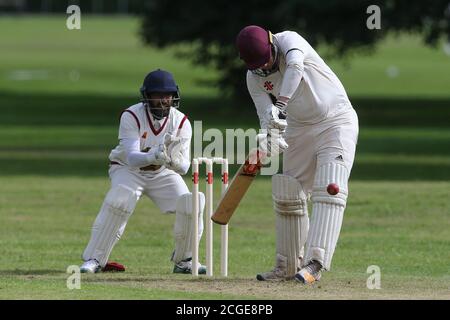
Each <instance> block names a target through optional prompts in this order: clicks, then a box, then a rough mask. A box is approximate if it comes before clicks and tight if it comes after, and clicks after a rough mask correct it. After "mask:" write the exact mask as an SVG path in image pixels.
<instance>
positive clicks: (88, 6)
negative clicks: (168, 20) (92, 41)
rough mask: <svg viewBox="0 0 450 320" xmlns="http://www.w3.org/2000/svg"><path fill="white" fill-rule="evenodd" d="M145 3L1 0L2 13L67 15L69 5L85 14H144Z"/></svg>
mask: <svg viewBox="0 0 450 320" xmlns="http://www.w3.org/2000/svg"><path fill="white" fill-rule="evenodd" d="M154 1H158V0H154ZM150 2H151V1H150ZM144 3H145V1H139V0H68V1H62V0H0V13H65V12H66V8H67V7H68V6H69V5H72V4H75V5H78V6H80V8H81V11H82V12H83V13H96V14H103V13H104V14H111V13H112V14H114V13H116V14H135V13H139V12H142V8H143V6H144Z"/></svg>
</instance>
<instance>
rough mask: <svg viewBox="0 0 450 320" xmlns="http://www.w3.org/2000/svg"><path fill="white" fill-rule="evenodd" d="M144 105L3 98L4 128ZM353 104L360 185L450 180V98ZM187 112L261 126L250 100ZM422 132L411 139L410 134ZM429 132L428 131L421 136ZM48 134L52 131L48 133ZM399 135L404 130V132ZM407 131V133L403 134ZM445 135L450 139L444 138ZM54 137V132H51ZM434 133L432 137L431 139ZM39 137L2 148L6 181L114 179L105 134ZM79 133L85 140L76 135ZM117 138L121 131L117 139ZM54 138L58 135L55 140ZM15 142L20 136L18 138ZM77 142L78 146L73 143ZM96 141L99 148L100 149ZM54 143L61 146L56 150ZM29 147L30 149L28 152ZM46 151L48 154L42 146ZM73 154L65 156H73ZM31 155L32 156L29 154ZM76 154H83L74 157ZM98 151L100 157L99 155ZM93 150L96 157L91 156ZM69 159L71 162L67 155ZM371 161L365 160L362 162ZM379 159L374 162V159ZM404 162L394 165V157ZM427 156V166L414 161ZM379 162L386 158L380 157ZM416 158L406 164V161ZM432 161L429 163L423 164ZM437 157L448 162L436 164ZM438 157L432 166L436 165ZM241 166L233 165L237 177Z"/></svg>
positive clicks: (207, 121)
mask: <svg viewBox="0 0 450 320" xmlns="http://www.w3.org/2000/svg"><path fill="white" fill-rule="evenodd" d="M138 101H139V98H138V96H137V95H136V96H119V97H110V96H100V95H99V96H92V95H84V96H83V95H64V96H61V95H59V96H58V95H45V94H42V95H29V94H24V95H19V94H14V93H2V94H1V95H0V112H1V117H0V125H5V126H25V127H26V126H34V127H39V125H42V126H46V127H47V128H48V127H49V126H50V127H52V126H62V127H65V126H67V128H68V129H69V130H70V127H71V126H91V127H94V128H95V127H101V126H105V127H106V126H108V127H116V126H117V127H118V123H119V115H120V113H121V111H122V110H123V109H124V108H126V107H127V106H129V105H132V104H134V103H136V102H138ZM352 102H353V104H354V106H355V108H356V110H357V112H358V114H359V120H360V128H361V131H362V132H363V131H364V130H365V129H366V131H365V134H363V135H360V139H359V142H358V151H357V159H356V161H355V165H354V168H353V172H352V178H353V179H356V180H433V181H440V180H441V181H443V180H450V164H449V163H450V162H449V161H448V159H446V158H447V157H448V156H449V155H450V139H449V138H448V137H449V136H450V134H449V130H450V98H449V99H409V98H403V99H402V98H377V97H367V98H355V99H352ZM181 110H182V111H183V112H185V113H186V114H187V115H188V116H189V118H190V120H191V121H193V120H199V119H202V120H203V121H204V122H203V128H204V129H205V128H208V127H219V128H222V129H223V128H226V127H228V128H230V127H231V128H258V127H259V123H258V120H257V116H256V113H255V109H254V107H253V106H252V104H251V103H250V102H248V103H236V102H234V101H232V100H230V99H228V100H227V99H219V98H200V97H189V96H187V97H183V100H182V105H181ZM379 127H383V128H386V130H388V132H387V133H386V132H384V133H383V134H381V135H380V134H379V131H377V132H378V133H376V134H374V133H373V132H375V131H373V132H372V131H370V130H369V129H370V128H379ZM408 128H412V130H416V131H411V132H412V133H414V135H413V137H412V138H411V137H409V136H408V134H409V131H408V130H409V129H408ZM418 128H423V130H424V131H423V133H424V135H423V136H422V131H419V132H418V131H417V129H418ZM43 130H45V129H43ZM396 130H397V131H396ZM399 130H403V131H401V134H400V135H397V134H396V132H399ZM440 131H442V132H443V133H444V134H443V135H441V134H440ZM50 132H53V131H50ZM429 132H431V134H428V133H429ZM44 133H45V131H43V133H42V137H41V138H42V139H41V138H39V134H40V133H39V132H37V133H34V134H35V135H36V136H37V137H34V142H33V143H34V144H31V143H29V142H27V141H29V140H27V139H26V137H25V139H23V138H22V139H18V141H19V140H20V141H21V145H20V146H19V147H17V148H14V147H13V146H9V147H7V146H5V147H4V148H0V168H2V169H1V171H2V175H3V176H8V175H47V176H69V175H70V176H97V177H102V176H104V177H105V178H106V177H107V170H108V154H109V149H108V148H109V147H110V144H111V142H112V141H113V140H114V141H115V139H116V138H115V137H116V136H114V137H112V138H111V139H109V138H108V141H107V142H106V139H107V138H106V136H105V134H104V133H103V135H102V136H101V137H100V136H99V135H98V132H92V135H91V133H90V131H89V132H85V133H83V135H80V136H79V137H78V139H73V137H71V136H64V137H58V138H60V140H61V139H62V140H64V141H58V143H54V142H52V141H53V139H52V137H51V134H52V133H50V134H49V133H48V132H47V135H46V136H45V143H42V144H41V140H44V139H43V137H44ZM74 134H77V133H76V132H74ZM115 134H116V133H114V135H115ZM49 135H50V136H49ZM11 138H14V137H11ZM55 139H56V137H55ZM70 139H72V140H70ZM93 141H95V143H93ZM53 143H54V144H53ZM28 147H29V148H28ZM41 147H42V148H41ZM69 150H70V151H71V152H72V153H71V154H69V153H67V154H65V153H66V152H67V151H69ZM27 151H28V152H30V153H29V154H27ZM74 151H75V154H74ZM91 151H92V152H91ZM89 152H91V154H89ZM61 155H64V156H61ZM359 155H364V156H365V158H364V159H365V160H364V161H360V162H358V156H359ZM367 155H374V156H375V157H374V158H373V159H372V158H371V157H370V156H369V157H367ZM394 155H395V156H398V155H400V156H403V159H402V158H401V157H399V158H398V159H396V158H395V157H394V158H393V159H389V161H386V162H384V161H380V158H383V157H385V158H386V159H388V158H389V157H391V156H394ZM418 156H421V157H422V160H421V162H420V163H419V162H417V163H415V162H414V161H411V159H414V158H415V157H418ZM377 157H378V159H376V158H377ZM405 157H406V158H409V161H406V160H405V159H404V158H405ZM424 157H425V159H423V158H424ZM433 157H434V158H436V157H443V158H444V159H443V160H439V161H435V160H436V159H434V160H433ZM428 159H430V161H428ZM237 168H238V166H231V167H230V173H231V174H232V173H233V172H234V171H235V170H237Z"/></svg>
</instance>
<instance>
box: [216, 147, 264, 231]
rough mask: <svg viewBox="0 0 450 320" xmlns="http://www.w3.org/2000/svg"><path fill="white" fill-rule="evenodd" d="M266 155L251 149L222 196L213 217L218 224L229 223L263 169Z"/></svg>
mask: <svg viewBox="0 0 450 320" xmlns="http://www.w3.org/2000/svg"><path fill="white" fill-rule="evenodd" d="M263 157H265V154H263V153H262V152H261V151H260V150H257V149H254V150H252V151H250V153H249V155H248V157H247V159H246V160H245V162H244V163H243V164H242V165H241V167H240V168H239V170H238V171H237V172H236V174H235V175H234V177H233V180H232V181H231V183H230V185H229V186H228V188H227V191H226V192H225V194H224V195H223V196H222V198H221V199H220V201H219V204H218V206H217V209H216V211H215V212H214V214H213V215H212V217H211V219H212V221H214V222H215V223H218V224H222V225H225V224H228V222H229V221H230V219H231V216H232V215H233V213H234V211H235V210H236V208H237V206H238V205H239V203H240V202H241V200H242V198H243V197H244V195H245V193H246V192H247V190H248V188H249V187H250V185H251V183H252V182H253V180H254V179H255V177H256V175H257V174H258V173H259V171H260V170H261V159H262V158H263Z"/></svg>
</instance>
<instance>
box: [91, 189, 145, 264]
mask: <svg viewBox="0 0 450 320" xmlns="http://www.w3.org/2000/svg"><path fill="white" fill-rule="evenodd" d="M138 199H139V197H138V195H137V193H136V191H135V190H133V189H131V188H129V187H127V186H126V185H123V184H119V185H116V186H113V187H112V188H111V190H109V192H108V194H107V195H106V197H105V201H104V202H103V205H102V208H101V209H100V212H99V214H98V215H97V218H96V219H95V222H94V225H93V227H92V234H91V239H90V241H89V244H88V246H87V247H86V249H85V251H84V253H83V260H85V261H87V260H90V259H96V260H97V261H98V262H99V263H100V266H101V267H104V266H105V265H106V263H107V261H108V257H109V255H110V254H111V251H112V249H113V247H114V244H115V243H116V242H117V237H118V236H120V229H121V227H122V226H123V225H124V224H126V223H127V221H128V218H129V217H130V216H131V214H132V213H133V211H134V208H135V207H136V203H137V201H138ZM122 231H123V230H122Z"/></svg>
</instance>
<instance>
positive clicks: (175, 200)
mask: <svg viewBox="0 0 450 320" xmlns="http://www.w3.org/2000/svg"><path fill="white" fill-rule="evenodd" d="M140 92H141V95H142V102H140V103H138V104H135V105H133V106H131V107H129V108H127V109H125V110H124V111H123V113H122V115H121V118H120V127H119V137H118V138H119V145H118V146H117V147H116V148H115V149H113V150H112V151H111V153H110V155H109V160H110V167H109V176H110V179H111V189H110V190H109V192H108V193H107V195H106V197H105V200H104V202H103V205H102V207H101V209H100V212H99V213H98V215H97V218H96V219H95V222H94V225H93V227H92V234H91V239H90V241H89V243H88V245H87V247H86V249H85V250H84V253H83V255H82V258H83V260H84V263H83V265H82V266H81V268H80V269H81V272H90V273H95V272H98V271H101V270H105V269H111V268H112V269H114V268H121V266H120V265H119V266H117V264H108V258H109V255H110V254H111V251H112V249H113V248H114V245H115V244H116V243H117V241H118V240H119V239H120V237H121V236H122V234H123V232H124V230H125V226H126V225H127V222H128V219H129V218H130V216H131V215H132V213H133V211H134V209H135V207H136V203H137V202H138V200H139V199H140V197H141V196H142V195H146V196H147V197H149V198H150V199H151V200H152V201H153V202H154V203H155V204H156V205H157V206H158V208H159V209H160V210H161V212H162V213H176V216H175V226H174V236H175V250H174V252H173V254H172V261H173V263H174V269H173V272H174V273H191V272H192V270H191V268H192V248H191V238H192V232H193V225H192V222H191V221H192V220H191V219H192V212H191V211H192V194H191V193H190V192H189V189H188V187H187V186H186V184H185V182H184V180H183V179H182V177H181V175H184V174H186V173H187V171H188V170H189V166H190V143H191V137H192V128H191V124H190V122H189V120H188V119H187V117H186V116H185V115H184V114H183V113H182V112H181V111H179V110H178V107H179V104H180V91H179V89H178V86H177V84H176V82H175V80H174V78H173V76H172V74H171V73H169V72H167V71H164V70H160V69H158V70H155V71H153V72H150V73H149V74H148V75H147V76H146V77H145V80H144V83H143V85H142V87H141V89H140ZM199 204H200V205H199V207H200V210H199V212H198V214H199V219H198V221H199V227H198V231H199V232H198V233H199V239H200V238H201V235H202V233H203V219H202V216H203V209H204V207H205V197H204V194H203V193H200V194H199ZM198 265H199V269H198V273H199V274H205V273H206V268H205V266H203V265H201V264H198Z"/></svg>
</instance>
